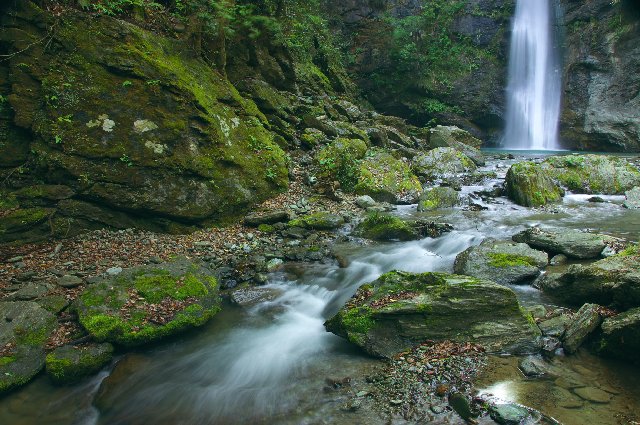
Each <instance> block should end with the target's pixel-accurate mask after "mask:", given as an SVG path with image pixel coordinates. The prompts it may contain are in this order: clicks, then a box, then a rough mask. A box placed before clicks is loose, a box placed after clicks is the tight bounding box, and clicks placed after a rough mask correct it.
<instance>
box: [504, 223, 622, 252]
mask: <svg viewBox="0 0 640 425" xmlns="http://www.w3.org/2000/svg"><path fill="white" fill-rule="evenodd" d="M512 239H513V240H514V241H516V242H523V243H526V244H528V245H530V246H531V247H532V248H537V249H541V250H543V251H547V252H549V253H551V254H557V253H560V254H564V255H566V256H568V257H571V258H578V259H589V258H600V254H601V253H602V250H603V249H604V248H605V247H606V246H607V244H609V243H617V242H620V239H617V238H614V237H612V236H607V235H599V234H596V233H587V232H581V231H579V230H573V229H562V230H552V229H541V228H539V227H531V228H529V229H527V230H524V231H522V232H520V233H518V234H516V235H514V236H513V238H512Z"/></svg>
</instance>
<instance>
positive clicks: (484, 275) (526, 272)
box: [454, 239, 549, 285]
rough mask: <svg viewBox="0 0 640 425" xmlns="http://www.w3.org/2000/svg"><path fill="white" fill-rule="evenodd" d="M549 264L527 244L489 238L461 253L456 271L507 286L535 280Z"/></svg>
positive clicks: (456, 263)
mask: <svg viewBox="0 0 640 425" xmlns="http://www.w3.org/2000/svg"><path fill="white" fill-rule="evenodd" d="M548 261H549V257H548V255H547V254H546V253H545V252H542V251H537V250H535V249H532V248H530V247H529V246H528V245H527V244H524V243H515V242H511V241H496V240H492V239H489V240H486V241H484V242H482V243H481V244H480V245H478V246H472V247H470V248H467V249H466V250H465V251H463V252H461V253H460V254H458V256H457V257H456V260H455V263H454V271H455V272H456V273H458V274H464V275H469V276H474V277H477V278H481V279H490V280H493V281H494V282H496V283H500V284H503V285H506V284H512V283H519V282H523V281H526V280H530V279H533V278H535V277H536V276H538V274H539V273H540V270H541V269H542V268H543V267H545V266H546V265H547V263H548Z"/></svg>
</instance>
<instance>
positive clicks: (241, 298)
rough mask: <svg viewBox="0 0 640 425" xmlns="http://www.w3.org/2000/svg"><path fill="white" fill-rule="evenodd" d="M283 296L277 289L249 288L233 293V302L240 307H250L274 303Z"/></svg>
mask: <svg viewBox="0 0 640 425" xmlns="http://www.w3.org/2000/svg"><path fill="white" fill-rule="evenodd" d="M281 294H282V292H281V291H279V290H277V289H275V288H255V287H247V288H241V289H237V290H235V291H233V292H232V293H231V301H233V302H234V303H236V304H238V305H240V306H243V307H248V306H252V305H256V304H258V303H261V302H263V301H272V300H274V299H276V298H277V297H278V296H280V295H281Z"/></svg>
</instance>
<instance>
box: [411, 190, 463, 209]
mask: <svg viewBox="0 0 640 425" xmlns="http://www.w3.org/2000/svg"><path fill="white" fill-rule="evenodd" d="M459 203H460V198H459V197H458V192H456V191H455V190H454V189H452V188H450V187H447V186H437V187H434V188H431V189H428V190H425V191H424V192H423V193H422V195H421V196H420V199H419V200H418V211H433V210H437V209H440V208H452V207H455V206H456V205H458V204H459Z"/></svg>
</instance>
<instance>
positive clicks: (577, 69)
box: [560, 0, 640, 152]
mask: <svg viewBox="0 0 640 425" xmlns="http://www.w3.org/2000/svg"><path fill="white" fill-rule="evenodd" d="M560 3H561V5H562V8H563V9H564V10H563V11H564V32H565V34H566V38H565V40H564V57H565V63H564V75H563V81H564V92H563V110H562V117H561V123H560V124H561V127H560V132H561V139H562V142H563V144H564V146H565V147H568V148H573V149H586V150H595V151H627V152H629V151H636V152H637V151H639V150H640V72H639V70H640V3H639V2H638V1H636V0H620V1H617V2H612V1H611V0H589V1H578V0H561V2H560Z"/></svg>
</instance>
